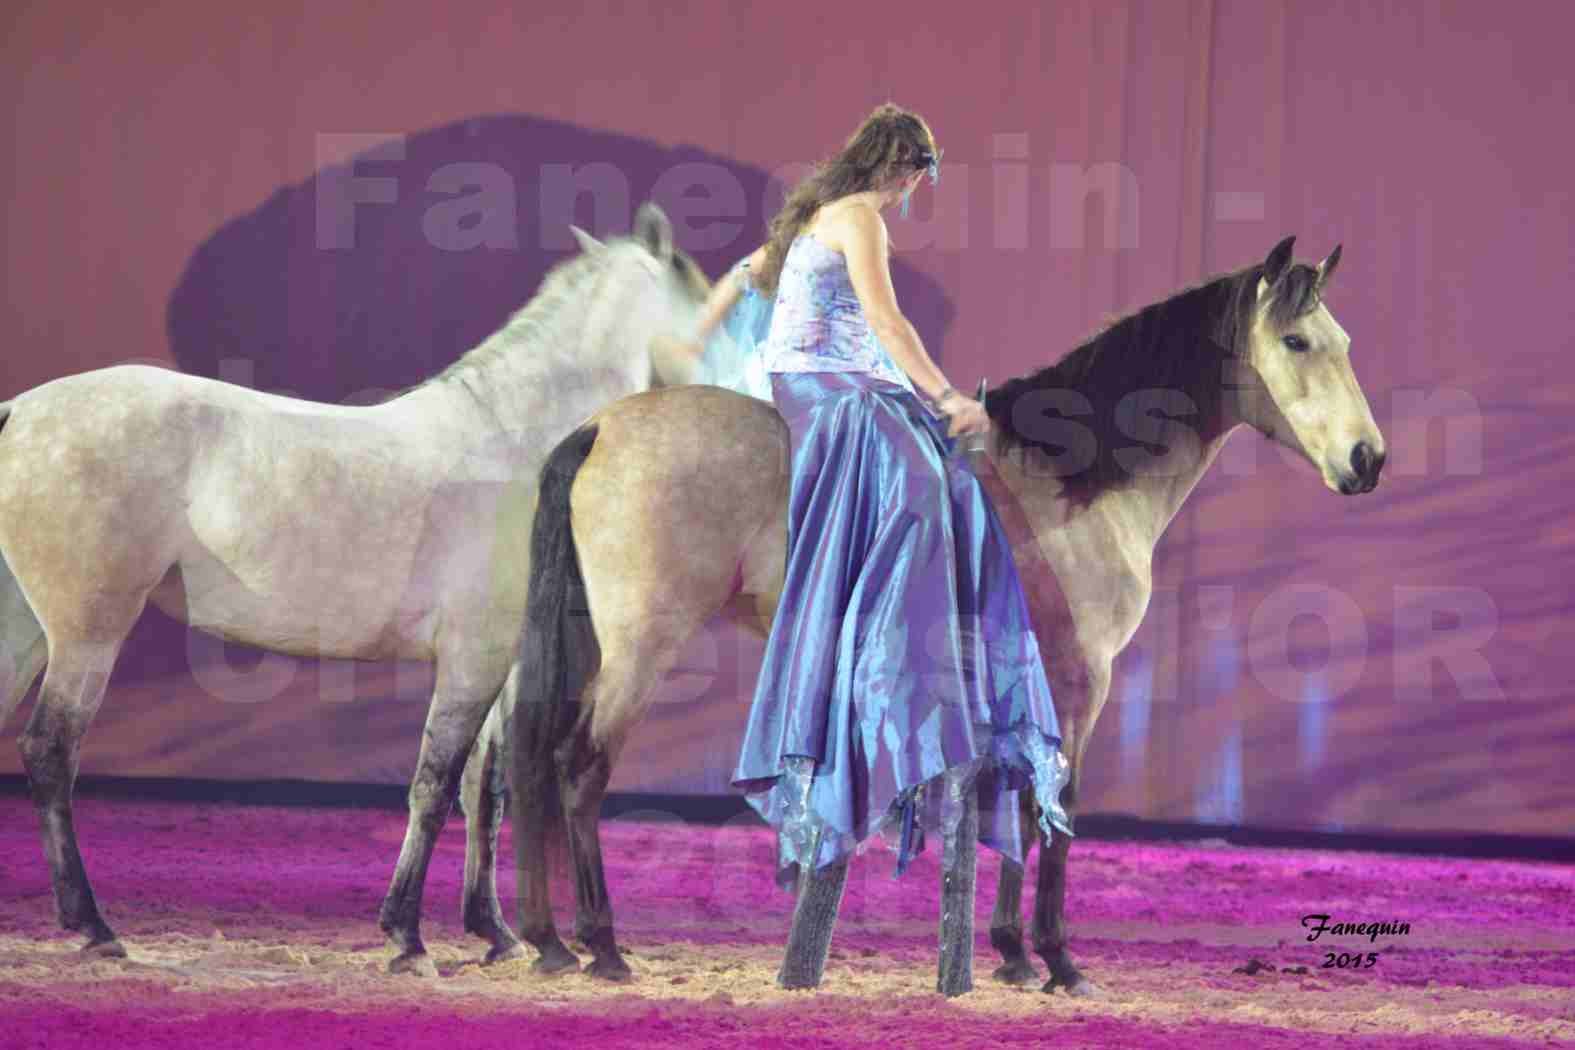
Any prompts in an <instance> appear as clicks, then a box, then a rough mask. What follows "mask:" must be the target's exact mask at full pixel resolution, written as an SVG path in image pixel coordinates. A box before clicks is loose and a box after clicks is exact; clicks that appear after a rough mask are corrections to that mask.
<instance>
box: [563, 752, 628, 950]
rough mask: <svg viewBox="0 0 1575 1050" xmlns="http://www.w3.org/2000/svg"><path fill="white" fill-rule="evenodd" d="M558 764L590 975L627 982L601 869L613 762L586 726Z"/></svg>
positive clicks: (579, 930)
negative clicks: (602, 828) (603, 822)
mask: <svg viewBox="0 0 1575 1050" xmlns="http://www.w3.org/2000/svg"><path fill="white" fill-rule="evenodd" d="M582 724H583V723H582ZM557 760H558V794H559V797H560V798H561V799H562V800H563V813H564V818H565V820H566V821H567V824H568V832H569V854H570V857H571V858H572V859H573V862H574V893H575V901H576V911H575V919H574V936H575V938H576V939H577V940H578V941H579V942H580V943H581V944H583V945H585V947H586V948H588V949H590V952H591V956H592V959H591V964H590V965H589V966H587V967H586V968H585V972H586V973H589V974H591V975H592V976H593V977H601V978H603V979H605V980H609V981H626V980H628V979H629V978H630V976H631V974H630V972H629V964H628V963H626V962H624V959H623V955H622V954H621V953H620V952H619V951H618V942H617V939H616V938H615V937H614V936H613V914H612V899H611V898H610V897H609V896H608V893H607V875H606V872H605V870H604V869H603V867H602V844H601V834H600V829H599V824H600V822H601V810H602V799H603V798H605V797H606V795H607V781H608V780H609V779H611V777H612V757H611V754H610V752H609V751H608V749H607V748H606V747H605V746H602V745H598V744H596V743H593V742H592V740H591V736H590V732H589V727H588V726H587V727H586V728H584V729H576V731H575V733H574V735H573V736H572V737H570V738H569V739H568V740H567V741H565V742H564V744H563V745H562V746H561V747H560V748H559V750H558V754H557Z"/></svg>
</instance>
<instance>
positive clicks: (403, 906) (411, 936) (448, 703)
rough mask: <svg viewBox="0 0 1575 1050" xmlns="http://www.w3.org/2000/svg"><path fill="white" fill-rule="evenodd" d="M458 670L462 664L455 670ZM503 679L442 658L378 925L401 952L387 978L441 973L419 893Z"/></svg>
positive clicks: (393, 962)
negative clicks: (425, 935)
mask: <svg viewBox="0 0 1575 1050" xmlns="http://www.w3.org/2000/svg"><path fill="white" fill-rule="evenodd" d="M456 665H460V666H456ZM502 680H503V675H502V674H501V673H500V674H497V675H490V674H485V673H477V668H475V667H465V666H463V661H460V660H456V659H448V660H445V659H442V658H441V657H440V658H439V661H438V666H437V688H436V689H435V690H433V693H432V706H431V708H430V709H429V710H428V711H427V720H426V726H425V728H424V730H423V732H422V735H421V753H420V756H419V757H418V758H417V759H416V772H415V776H414V777H412V778H411V781H410V796H409V799H410V818H409V822H408V823H407V824H406V826H405V841H404V844H403V845H402V846H401V847H400V850H399V861H398V863H397V864H396V865H395V867H394V877H393V880H392V882H391V883H390V884H389V887H388V896H387V897H385V898H384V899H383V907H382V911H381V914H380V917H379V925H380V926H381V927H382V930H383V932H384V933H385V934H387V935H388V938H389V940H390V941H392V942H393V944H394V947H395V948H397V949H398V950H399V955H398V956H397V957H395V958H394V959H393V961H391V962H390V963H389V964H388V969H389V972H390V973H414V974H419V975H421V976H436V974H437V967H436V966H434V965H433V963H432V960H431V959H430V958H429V957H428V956H427V950H426V945H425V944H423V943H422V941H421V893H422V889H423V887H424V886H425V885H426V878H427V865H428V864H430V863H431V861H432V849H433V847H434V846H435V845H436V844H437V837H438V833H439V832H441V831H442V830H443V824H444V822H445V821H446V820H447V819H448V813H449V810H450V809H452V808H453V806H454V796H455V795H456V794H457V793H458V791H459V780H460V776H461V775H462V774H463V773H464V771H465V760H466V759H467V758H468V757H469V755H470V750H471V748H472V747H473V746H474V745H475V743H476V736H477V734H478V733H480V731H481V723H482V722H483V720H485V719H486V717H487V711H488V709H489V708H490V707H491V705H492V701H493V699H494V698H495V697H496V696H497V693H498V687H499V686H500V685H501V684H502Z"/></svg>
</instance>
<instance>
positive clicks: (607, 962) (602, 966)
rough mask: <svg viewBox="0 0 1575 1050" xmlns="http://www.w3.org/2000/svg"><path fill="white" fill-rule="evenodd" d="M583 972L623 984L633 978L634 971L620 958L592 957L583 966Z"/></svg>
mask: <svg viewBox="0 0 1575 1050" xmlns="http://www.w3.org/2000/svg"><path fill="white" fill-rule="evenodd" d="M585 972H586V973H588V974H590V975H591V976H592V977H599V978H601V979H602V980H604V981H612V982H613V983H614V984H624V983H626V982H628V981H632V980H634V973H633V971H631V970H630V969H629V964H628V963H626V962H624V961H623V960H622V959H593V960H592V961H591V964H590V965H589V966H587V967H586V968H585Z"/></svg>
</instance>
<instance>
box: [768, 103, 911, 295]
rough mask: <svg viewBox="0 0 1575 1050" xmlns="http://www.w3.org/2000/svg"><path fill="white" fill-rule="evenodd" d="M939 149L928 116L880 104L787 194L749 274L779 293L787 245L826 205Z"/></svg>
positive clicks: (875, 185) (878, 183) (877, 184)
mask: <svg viewBox="0 0 1575 1050" xmlns="http://www.w3.org/2000/svg"><path fill="white" fill-rule="evenodd" d="M935 155H936V151H935V136H934V135H933V134H932V133H931V132H930V126H929V125H928V124H926V123H925V122H924V118H923V117H921V116H919V115H918V114H917V113H914V112H911V111H909V110H906V109H903V108H902V107H901V106H897V105H894V104H892V103H890V102H885V103H882V104H881V105H879V106H876V107H875V109H874V111H873V112H871V113H870V115H869V116H867V117H865V118H864V122H863V123H862V124H860V125H859V126H858V130H856V131H854V132H853V135H852V136H851V137H850V138H849V139H848V141H847V144H846V145H845V146H843V147H842V149H841V150H840V151H839V152H838V153H837V154H836V155H835V156H833V157H831V158H829V159H827V160H824V161H821V162H820V163H819V164H817V165H816V166H815V170H814V171H813V172H811V173H810V174H809V176H808V177H806V178H805V179H804V181H803V182H800V183H799V184H798V185H797V186H795V187H794V188H793V191H792V192H791V193H789V194H788V196H787V200H786V201H784V202H783V204H782V210H781V211H778V212H777V214H776V217H775V218H774V219H772V220H771V239H770V241H769V242H768V243H767V245H766V261H765V265H764V266H763V267H761V268H760V270H759V271H758V272H756V273H752V274H750V279H751V280H752V281H754V282H755V284H756V286H757V287H759V288H761V289H762V290H763V291H764V292H765V293H766V294H767V295H773V294H775V293H776V290H777V279H778V278H779V277H781V276H782V263H783V261H784V260H785V259H786V258H787V252H788V247H789V246H790V245H792V243H793V239H794V238H795V237H797V236H798V235H799V231H800V230H802V229H803V228H804V226H805V224H806V223H808V222H809V220H810V219H812V218H814V217H815V213H816V212H818V211H819V210H820V208H821V206H822V205H825V204H830V203H831V202H832V201H834V200H837V199H838V198H841V197H846V196H847V195H848V194H850V193H863V192H864V191H866V190H873V189H879V188H881V187H884V186H887V185H889V184H890V183H891V181H892V179H894V178H900V177H902V176H904V175H907V174H908V173H909V172H911V171H915V170H917V169H919V168H924V167H927V166H929V163H930V160H931V158H932V157H934V156H935Z"/></svg>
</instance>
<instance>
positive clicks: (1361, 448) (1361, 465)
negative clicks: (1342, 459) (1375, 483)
mask: <svg viewBox="0 0 1575 1050" xmlns="http://www.w3.org/2000/svg"><path fill="white" fill-rule="evenodd" d="M1372 458H1373V452H1372V449H1370V448H1368V446H1367V442H1365V441H1358V442H1357V443H1356V447H1355V448H1353V449H1351V469H1352V470H1354V471H1356V476H1357V477H1359V478H1365V477H1367V466H1368V464H1369V463H1370V462H1372Z"/></svg>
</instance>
